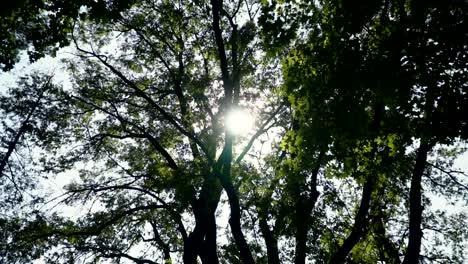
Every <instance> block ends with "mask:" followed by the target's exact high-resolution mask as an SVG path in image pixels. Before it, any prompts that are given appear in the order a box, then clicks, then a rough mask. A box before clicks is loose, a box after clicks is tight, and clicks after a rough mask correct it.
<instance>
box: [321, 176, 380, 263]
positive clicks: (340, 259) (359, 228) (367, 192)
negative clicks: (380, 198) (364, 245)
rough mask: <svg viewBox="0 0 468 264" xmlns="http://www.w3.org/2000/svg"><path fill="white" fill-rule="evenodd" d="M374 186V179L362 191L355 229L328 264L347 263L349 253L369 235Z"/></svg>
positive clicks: (369, 180) (368, 181)
mask: <svg viewBox="0 0 468 264" xmlns="http://www.w3.org/2000/svg"><path fill="white" fill-rule="evenodd" d="M373 186H374V181H373V179H372V178H370V179H368V180H367V182H366V183H365V184H364V187H363V190H362V198H361V203H360V205H359V210H358V213H357V215H356V217H355V220H354V225H353V229H352V231H351V233H350V234H349V236H348V237H347V238H346V239H345V241H344V242H343V244H342V245H341V246H340V248H339V249H338V251H337V252H336V253H335V254H334V255H333V256H332V257H331V258H330V261H329V262H328V263H330V264H338V263H345V260H346V258H347V257H348V255H349V252H351V250H352V249H353V248H354V246H355V245H356V244H357V243H358V242H359V240H361V238H362V237H364V236H365V235H366V234H367V231H368V228H367V227H368V224H369V220H368V217H367V216H368V212H369V207H370V201H371V196H372V189H373Z"/></svg>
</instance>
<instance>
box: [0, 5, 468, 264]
mask: <svg viewBox="0 0 468 264" xmlns="http://www.w3.org/2000/svg"><path fill="white" fill-rule="evenodd" d="M31 3H32V2H29V1H28V2H25V5H28V4H31ZM42 4H43V6H44V8H43V9H41V10H47V12H45V13H44V12H43V11H41V10H39V11H34V12H37V13H34V12H33V13H34V14H33V16H36V17H37V16H44V15H45V14H47V15H48V17H49V18H51V19H52V20H51V21H54V19H63V21H67V23H66V24H63V25H64V27H63V28H60V29H58V31H57V32H59V33H60V34H59V35H60V38H63V41H62V42H61V43H63V44H64V45H65V44H67V43H72V44H73V46H74V48H75V49H76V56H74V57H72V58H71V59H69V60H68V61H66V64H67V67H68V73H69V74H70V78H71V81H72V87H64V88H63V89H61V88H58V86H57V85H52V81H51V78H50V77H46V78H45V79H44V78H42V79H41V78H40V77H33V78H32V79H30V80H32V81H29V82H26V81H25V82H24V83H26V84H27V85H23V84H20V85H19V86H18V87H16V88H15V89H13V90H11V91H12V92H11V95H10V97H5V99H4V100H3V101H2V102H5V103H3V104H2V105H0V106H1V108H2V109H3V111H5V113H13V115H14V116H18V117H20V118H19V119H18V118H16V117H14V118H13V117H11V118H10V120H11V121H7V122H4V126H11V125H10V123H9V122H13V123H15V122H18V121H16V120H22V122H19V125H17V124H16V126H15V129H10V130H5V131H6V132H5V133H3V134H4V138H5V142H8V144H7V145H6V148H5V150H6V151H5V155H4V157H5V158H6V159H5V158H4V160H7V161H8V160H10V156H11V153H12V152H13V151H14V150H15V149H21V147H22V146H24V144H23V142H26V141H22V140H21V139H26V138H31V139H33V140H32V141H31V143H32V144H33V146H35V147H38V148H39V149H40V151H43V152H41V153H44V155H42V156H41V157H40V158H39V159H34V161H35V162H36V163H37V166H38V169H36V170H35V171H31V170H30V172H31V174H32V175H39V174H38V172H41V173H49V174H57V175H59V177H65V175H66V173H71V172H73V171H78V174H79V178H77V179H74V181H73V182H71V183H70V184H68V185H67V187H66V193H65V194H64V195H63V196H61V197H60V198H58V199H60V200H59V204H61V205H62V206H75V207H77V206H80V207H81V208H82V209H83V210H82V211H81V212H80V213H79V214H78V215H75V216H73V217H70V216H68V215H64V214H63V213H62V212H60V210H53V208H50V206H48V203H47V200H48V199H51V197H40V198H42V199H45V201H46V202H42V200H41V199H38V200H35V201H33V202H32V204H33V205H34V206H31V208H33V209H34V210H29V211H27V210H26V212H24V213H22V214H21V213H20V214H11V215H8V217H4V218H2V219H1V221H0V225H1V226H2V227H5V228H8V229H11V230H7V229H5V230H7V231H3V232H2V233H1V236H2V238H3V239H2V241H5V242H6V243H5V242H1V243H0V250H1V251H2V254H0V260H1V261H7V262H9V263H15V262H21V261H23V262H24V261H31V260H33V259H37V258H40V257H41V258H42V259H43V260H44V261H46V262H48V263H80V262H84V263H107V262H111V263H120V262H124V263H159V262H165V263H179V262H184V263H197V262H199V261H201V262H203V263H220V262H222V263H225V262H226V263H282V262H284V263H290V262H294V263H308V262H309V260H310V261H315V262H317V263H322V262H327V263H344V262H349V263H376V262H379V261H383V262H386V263H401V262H404V263H417V262H418V261H419V260H421V261H425V260H426V259H428V260H433V261H435V260H436V258H439V259H443V260H447V261H459V262H460V261H463V250H462V246H463V243H466V238H463V236H466V234H467V232H468V231H467V230H466V228H460V229H458V227H462V226H463V225H462V224H460V225H459V226H455V227H450V226H443V223H445V222H451V223H452V222H454V221H461V222H462V223H463V221H465V222H466V219H464V218H463V215H462V214H459V215H454V216H450V215H447V214H444V213H443V212H438V211H436V212H432V211H431V210H429V208H428V204H429V201H430V199H431V196H430V192H433V193H437V194H444V195H446V196H447V197H448V198H455V199H456V198H463V197H465V196H466V192H464V190H466V180H465V179H464V178H463V176H462V174H463V173H460V172H458V171H456V170H455V169H453V168H452V167H453V161H454V159H455V158H456V157H458V156H459V155H460V153H462V150H460V149H459V148H457V147H456V146H455V143H456V142H457V141H460V142H463V140H466V138H467V130H466V129H467V127H466V126H467V120H466V117H463V118H460V117H461V116H463V113H465V112H466V110H467V109H466V102H467V99H468V98H467V97H466V96H467V95H466V92H465V91H464V89H466V74H467V71H466V69H465V68H464V65H466V58H465V57H466V56H465V57H464V54H465V53H466V49H467V46H466V44H465V43H467V42H466V39H463V38H461V39H453V38H449V37H450V36H452V35H453V33H454V32H460V31H463V30H465V29H464V28H463V27H462V25H463V23H464V20H465V19H466V15H464V13H463V7H464V6H463V5H461V4H459V3H455V2H454V3H451V4H450V5H447V6H439V5H438V4H437V3H432V2H428V3H420V2H418V1H408V2H404V1H388V0H387V1H361V3H360V5H349V4H348V3H342V2H335V1H321V2H316V3H313V2H312V3H309V1H294V2H290V1H284V2H281V3H276V2H274V1H273V2H265V3H263V2H261V3H259V2H256V1H235V2H225V1H224V2H223V1H219V0H210V1H195V2H183V1H166V0H164V1H150V0H148V1H147V0H145V1H122V2H120V1H113V2H107V1H97V2H95V1H89V2H88V1H77V2H74V3H73V4H70V3H64V2H62V1H47V2H44V3H42ZM17 10H21V12H23V13H24V12H27V11H28V10H29V9H27V8H25V9H24V10H23V9H17ZM18 12H20V11H12V13H11V16H15V15H16V14H18ZM31 12H32V11H31ZM41 21H42V20H41ZM15 25H16V24H15ZM15 25H13V24H12V25H10V28H17V26H15ZM27 25H30V24H27ZM43 25H46V26H47V25H49V23H45V24H43ZM463 32H465V31H463ZM465 33H466V32H465ZM464 36H465V35H464ZM40 39H43V38H42V37H40ZM55 41H56V39H53V40H51V41H46V42H44V43H45V44H44V46H43V47H44V48H45V49H47V48H50V47H53V46H54V45H55V43H56V42H55ZM34 43H35V42H34V41H33V44H34ZM51 45H52V46H51ZM12 47H13V48H12ZM24 48H25V46H15V45H12V46H10V47H9V48H8V49H9V50H10V51H15V52H17V50H18V49H24ZM15 54H16V53H15ZM15 56H16V55H15ZM41 56H42V55H41ZM9 65H10V67H12V66H13V63H10V64H9ZM41 84H43V85H41ZM41 87H42V88H41ZM50 87H54V88H53V89H52V88H50ZM45 88H47V89H45ZM46 91H47V93H46ZM16 94H31V96H28V97H25V98H24V100H26V102H27V103H25V104H24V105H25V107H24V110H21V109H22V108H21V107H19V108H18V107H13V106H12V105H14V104H9V103H10V102H15V101H10V100H9V98H15V97H17V98H20V99H21V97H20V96H16ZM18 102H20V101H18ZM17 105H22V104H21V103H18V104H17ZM15 109H16V112H15ZM235 110H244V111H248V112H252V113H255V115H256V118H257V122H256V128H255V130H254V131H252V132H251V133H250V134H248V135H245V136H242V135H236V134H234V133H233V132H232V131H230V130H228V129H227V128H226V127H227V126H226V124H225V120H226V119H227V116H228V115H229V114H230V113H231V112H232V111H235ZM23 127H24V129H23ZM26 128H28V129H27V130H26ZM8 131H11V133H10V132H8ZM52 132H54V133H52ZM60 135H61V136H60ZM17 138H18V139H17ZM271 138H273V139H271ZM262 144H264V145H267V144H268V145H271V147H270V150H269V151H268V152H264V151H262V147H261V145H262ZM10 149H11V150H10ZM9 153H10V154H9ZM36 153H37V152H35V151H32V152H31V156H35V155H36ZM2 164H3V162H2ZM5 164H6V163H5ZM2 169H3V168H2ZM10 177H15V179H22V180H25V179H26V178H23V177H22V176H21V175H19V174H18V173H15V172H12V175H11V176H10ZM423 189H424V192H423ZM451 190H454V192H453V193H451V194H448V192H449V191H451ZM4 193H5V194H7V195H8V194H11V193H12V192H11V191H10V190H5V191H4ZM3 197H4V196H3ZM26 202H29V201H26ZM38 204H42V207H38V206H36V205H38ZM423 208H424V209H423ZM23 211H24V210H23ZM408 212H409V214H408ZM227 215H229V220H228V224H229V227H228V226H220V223H221V222H222V220H223V218H225V217H227ZM422 228H424V229H427V230H429V229H431V230H437V231H439V232H440V234H442V237H444V238H448V239H450V241H452V245H453V250H451V251H448V252H445V251H444V249H443V248H442V246H441V245H440V244H438V242H437V241H438V239H440V236H439V235H438V234H435V235H433V237H432V238H431V237H428V236H426V235H424V236H423V232H422ZM220 231H224V232H220ZM422 245H423V246H427V247H428V249H424V248H423V249H422V250H421V246H422ZM431 249H437V250H438V251H437V253H438V255H439V256H437V255H433V254H432V255H431V254H429V253H430V251H431Z"/></svg>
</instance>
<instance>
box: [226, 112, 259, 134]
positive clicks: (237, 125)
mask: <svg viewBox="0 0 468 264" xmlns="http://www.w3.org/2000/svg"><path fill="white" fill-rule="evenodd" d="M253 124H254V117H253V116H252V115H250V114H249V113H248V112H247V111H244V110H241V109H235V110H232V111H230V112H229V113H228V114H227V116H226V124H225V125H226V129H227V130H228V131H230V132H231V133H233V134H234V135H244V134H247V133H248V132H249V131H250V130H251V129H252V127H253Z"/></svg>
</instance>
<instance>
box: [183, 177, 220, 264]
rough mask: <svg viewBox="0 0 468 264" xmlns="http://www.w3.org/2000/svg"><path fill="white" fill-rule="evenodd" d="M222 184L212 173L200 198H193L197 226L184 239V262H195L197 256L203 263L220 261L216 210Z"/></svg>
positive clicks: (191, 263) (193, 263) (206, 180)
mask: <svg viewBox="0 0 468 264" xmlns="http://www.w3.org/2000/svg"><path fill="white" fill-rule="evenodd" d="M221 190H222V189H221V186H220V185H219V182H218V180H217V179H216V178H215V175H214V174H210V175H209V176H208V177H207V178H206V179H205V182H204V184H203V187H202V190H201V193H200V195H199V198H198V199H193V201H192V208H193V211H194V214H195V227H194V229H193V231H192V232H191V233H190V235H189V236H188V237H187V239H186V241H184V256H183V260H184V263H189V264H195V263H197V257H198V256H200V258H202V260H203V263H219V260H218V257H217V247H216V219H215V211H216V208H217V206H218V203H219V199H220V197H221Z"/></svg>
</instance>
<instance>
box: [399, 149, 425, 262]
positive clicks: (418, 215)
mask: <svg viewBox="0 0 468 264" xmlns="http://www.w3.org/2000/svg"><path fill="white" fill-rule="evenodd" d="M430 149H431V146H430V145H429V144H428V143H427V142H422V143H421V146H420V147H419V149H418V153H417V155H416V164H415V165H414V169H413V175H412V177H411V188H410V197H409V199H410V201H409V202H410V212H409V238H408V246H407V249H406V253H405V258H404V260H403V264H413V263H418V262H419V252H420V250H421V240H422V235H423V233H422V229H421V222H422V212H423V206H422V201H421V198H422V187H421V180H422V176H423V173H424V169H425V166H426V160H427V154H428V152H429V151H430Z"/></svg>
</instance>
